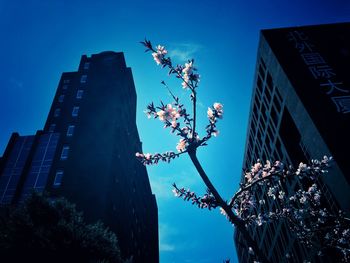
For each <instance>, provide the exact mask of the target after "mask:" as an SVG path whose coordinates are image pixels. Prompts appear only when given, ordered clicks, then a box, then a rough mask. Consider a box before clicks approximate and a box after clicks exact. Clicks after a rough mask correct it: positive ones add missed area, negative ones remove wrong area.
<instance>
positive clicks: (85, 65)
mask: <svg viewBox="0 0 350 263" xmlns="http://www.w3.org/2000/svg"><path fill="white" fill-rule="evenodd" d="M89 67H90V62H85V63H84V69H85V70H86V69H89Z"/></svg>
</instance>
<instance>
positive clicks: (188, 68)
mask: <svg viewBox="0 0 350 263" xmlns="http://www.w3.org/2000/svg"><path fill="white" fill-rule="evenodd" d="M192 72H193V65H192V61H190V62H189V63H185V67H184V69H183V70H182V73H183V74H184V75H191V74H192Z"/></svg>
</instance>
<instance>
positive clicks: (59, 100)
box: [58, 95, 64, 103]
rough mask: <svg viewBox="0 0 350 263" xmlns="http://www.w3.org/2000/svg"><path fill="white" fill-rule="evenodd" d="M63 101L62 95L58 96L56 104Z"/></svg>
mask: <svg viewBox="0 0 350 263" xmlns="http://www.w3.org/2000/svg"><path fill="white" fill-rule="evenodd" d="M63 101H64V95H60V96H59V97H58V102H61V103H62V102H63Z"/></svg>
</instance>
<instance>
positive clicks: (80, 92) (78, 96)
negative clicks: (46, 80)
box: [58, 89, 84, 103]
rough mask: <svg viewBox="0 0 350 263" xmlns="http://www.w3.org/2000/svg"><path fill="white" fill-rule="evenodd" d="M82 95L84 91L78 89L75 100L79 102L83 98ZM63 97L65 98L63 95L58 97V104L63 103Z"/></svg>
mask: <svg viewBox="0 0 350 263" xmlns="http://www.w3.org/2000/svg"><path fill="white" fill-rule="evenodd" d="M83 94H84V90H82V89H78V91H77V95H76V96H75V98H76V99H78V100H80V99H82V98H83ZM64 97H65V95H64V94H62V95H60V96H59V97H58V102H59V103H62V102H63V101H64Z"/></svg>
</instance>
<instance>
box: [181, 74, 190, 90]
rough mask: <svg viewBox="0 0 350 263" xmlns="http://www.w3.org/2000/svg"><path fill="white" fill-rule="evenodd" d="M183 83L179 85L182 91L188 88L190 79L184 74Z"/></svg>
mask: <svg viewBox="0 0 350 263" xmlns="http://www.w3.org/2000/svg"><path fill="white" fill-rule="evenodd" d="M183 80H184V81H183V82H182V83H181V85H182V88H183V89H187V88H188V82H189V81H190V77H189V76H188V75H187V74H185V75H184V76H183Z"/></svg>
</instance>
